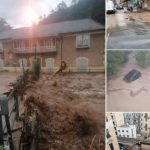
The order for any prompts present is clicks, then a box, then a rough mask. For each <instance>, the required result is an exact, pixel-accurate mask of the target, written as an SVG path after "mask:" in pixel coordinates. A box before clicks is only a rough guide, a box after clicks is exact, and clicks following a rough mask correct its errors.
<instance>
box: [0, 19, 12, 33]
mask: <svg viewBox="0 0 150 150" xmlns="http://www.w3.org/2000/svg"><path fill="white" fill-rule="evenodd" d="M10 29H11V26H10V25H9V24H8V23H7V22H6V20H5V19H4V18H0V32H3V31H6V30H10Z"/></svg>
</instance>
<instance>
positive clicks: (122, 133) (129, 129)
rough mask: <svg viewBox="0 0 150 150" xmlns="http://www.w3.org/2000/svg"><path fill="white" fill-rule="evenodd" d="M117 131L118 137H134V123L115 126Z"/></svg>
mask: <svg viewBox="0 0 150 150" xmlns="http://www.w3.org/2000/svg"><path fill="white" fill-rule="evenodd" d="M117 133H118V136H119V137H124V138H136V137H137V134H136V126H135V125H123V126H120V127H117Z"/></svg>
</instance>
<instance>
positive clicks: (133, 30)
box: [107, 12, 150, 49]
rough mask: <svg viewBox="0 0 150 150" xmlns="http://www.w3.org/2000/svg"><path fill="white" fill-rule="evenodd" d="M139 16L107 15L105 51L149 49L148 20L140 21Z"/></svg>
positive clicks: (149, 30) (149, 31)
mask: <svg viewBox="0 0 150 150" xmlns="http://www.w3.org/2000/svg"><path fill="white" fill-rule="evenodd" d="M143 15H144V14H143ZM149 15H150V12H149ZM141 16H142V15H141V13H140V14H139V16H138V14H134V15H132V14H124V13H119V14H115V15H107V28H108V33H107V36H108V41H107V49H150V23H149V22H148V20H149V19H148V17H147V18H146V17H145V18H146V19H147V20H146V19H145V20H144V17H143V20H142V19H141ZM149 21H150V20H149Z"/></svg>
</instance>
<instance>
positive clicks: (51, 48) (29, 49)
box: [14, 46, 56, 54]
mask: <svg viewBox="0 0 150 150" xmlns="http://www.w3.org/2000/svg"><path fill="white" fill-rule="evenodd" d="M14 52H15V53H16V54H27V53H35V47H20V48H14ZM50 52H56V46H49V47H44V46H36V53H50Z"/></svg>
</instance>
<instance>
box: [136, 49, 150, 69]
mask: <svg viewBox="0 0 150 150" xmlns="http://www.w3.org/2000/svg"><path fill="white" fill-rule="evenodd" d="M135 57H136V61H137V63H138V65H139V66H140V67H142V68H147V67H150V52H149V51H140V52H137V53H136V54H135Z"/></svg>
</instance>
